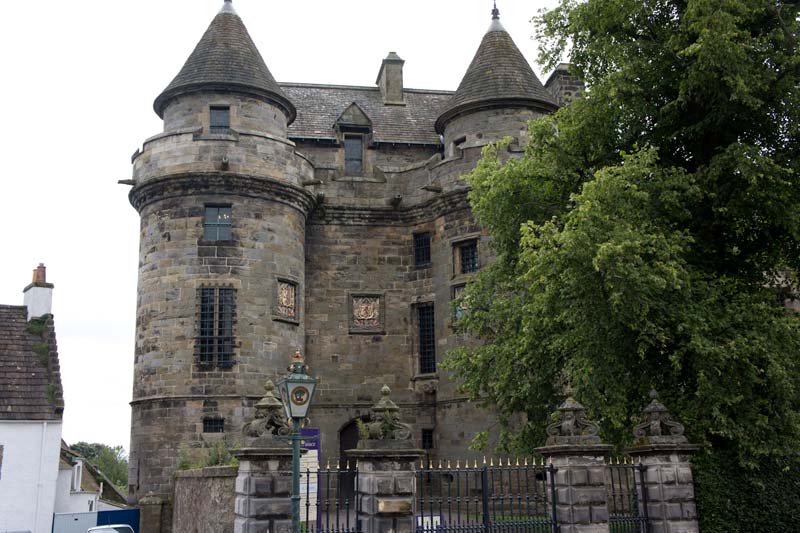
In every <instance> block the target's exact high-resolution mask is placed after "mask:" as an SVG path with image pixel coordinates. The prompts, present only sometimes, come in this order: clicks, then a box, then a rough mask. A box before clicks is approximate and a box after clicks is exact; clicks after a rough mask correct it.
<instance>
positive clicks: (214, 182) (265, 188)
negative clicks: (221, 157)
mask: <svg viewBox="0 0 800 533" xmlns="http://www.w3.org/2000/svg"><path fill="white" fill-rule="evenodd" d="M200 194H215V195H223V196H224V195H236V196H246V197H250V198H262V199H265V200H272V201H275V202H280V203H283V204H286V205H288V206H291V207H293V208H295V209H297V210H298V211H300V212H302V213H303V215H306V216H307V215H308V213H310V212H311V210H312V209H313V208H314V206H315V205H316V200H315V199H314V196H313V195H312V194H311V193H310V192H308V191H306V190H305V189H302V188H300V187H298V186H296V185H292V184H290V183H286V182H284V181H279V180H276V179H273V178H267V177H263V176H251V175H246V174H233V173H226V172H208V173H205V172H187V173H181V174H171V175H168V176H163V177H160V178H155V179H150V180H147V181H145V182H144V183H142V184H137V185H134V187H133V189H131V191H130V193H128V199H129V200H130V202H131V205H132V206H133V207H134V208H135V209H136V210H137V211H139V212H140V213H141V211H142V209H143V208H144V207H146V206H147V205H149V204H151V203H153V202H157V201H160V200H165V199H168V198H180V197H184V196H193V195H200Z"/></svg>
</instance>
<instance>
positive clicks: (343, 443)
mask: <svg viewBox="0 0 800 533" xmlns="http://www.w3.org/2000/svg"><path fill="white" fill-rule="evenodd" d="M357 447H358V426H357V425H356V421H355V420H351V421H350V422H348V423H347V424H345V426H344V427H342V429H341V430H340V431H339V469H340V471H341V472H342V474H341V476H342V478H341V479H340V485H339V486H340V487H341V490H342V497H344V498H347V499H349V501H351V502H352V501H354V498H355V482H356V461H355V460H354V459H351V458H350V457H349V456H348V455H347V450H353V449H355V448H357ZM348 463H349V468H348Z"/></svg>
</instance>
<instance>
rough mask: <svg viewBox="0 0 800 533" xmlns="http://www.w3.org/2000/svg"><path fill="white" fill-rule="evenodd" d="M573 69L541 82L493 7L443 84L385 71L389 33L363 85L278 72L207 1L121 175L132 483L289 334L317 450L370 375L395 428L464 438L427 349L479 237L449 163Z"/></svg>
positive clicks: (570, 86)
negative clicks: (135, 235) (467, 54)
mask: <svg viewBox="0 0 800 533" xmlns="http://www.w3.org/2000/svg"><path fill="white" fill-rule="evenodd" d="M476 37H477V36H476ZM581 90H582V84H581V83H580V81H579V80H577V79H576V78H573V77H571V76H570V75H569V73H568V70H567V68H566V66H561V67H559V68H558V69H557V70H556V71H555V72H554V73H553V74H552V75H551V76H550V79H549V80H548V81H547V83H546V84H544V85H543V84H542V83H541V82H540V81H539V79H537V77H536V75H535V74H534V72H533V70H532V69H531V67H530V65H528V63H527V62H526V60H525V59H524V57H523V56H522V54H521V53H520V51H519V50H518V48H517V47H516V45H515V44H514V42H513V41H512V39H511V37H510V36H509V34H508V33H507V32H506V31H505V29H504V28H503V26H502V24H501V23H500V20H499V13H498V11H497V10H496V9H495V10H494V11H493V15H492V20H491V25H490V27H489V30H488V32H487V33H486V34H485V35H484V36H483V40H482V41H481V44H480V47H479V48H478V50H477V53H476V54H475V57H474V59H473V61H472V63H471V64H470V65H469V68H468V69H467V71H466V74H465V75H464V78H463V81H462V82H461V84H460V85H459V87H458V89H457V90H456V91H455V92H452V91H433V90H418V89H407V88H405V87H404V86H403V60H402V59H401V58H400V57H398V55H397V54H395V53H394V52H392V53H389V55H388V56H387V57H386V59H384V60H383V62H382V64H381V66H380V70H379V72H378V78H377V81H376V85H375V86H372V87H352V86H333V85H316V84H290V83H277V82H276V81H275V79H274V78H273V76H272V74H271V73H270V71H269V69H268V68H267V66H266V64H265V63H264V60H263V59H262V57H261V55H260V54H259V52H258V50H257V49H256V47H255V45H254V44H253V41H252V40H251V38H250V36H249V35H248V33H247V30H246V29H245V26H244V24H243V22H242V19H241V18H240V17H239V16H238V15H237V14H236V12H235V11H234V9H233V6H232V3H231V1H230V0H226V1H225V3H224V4H223V7H222V10H221V11H220V12H219V14H217V15H216V17H215V18H214V19H213V21H212V22H211V25H210V26H209V28H208V30H207V31H206V33H205V34H204V35H203V37H202V39H201V40H200V42H199V43H198V44H197V47H196V48H195V49H194V51H193V52H192V54H191V56H190V57H189V59H188V60H187V61H186V64H185V65H184V66H183V68H182V69H181V70H180V72H179V73H178V75H177V76H176V77H175V79H174V80H173V81H172V82H171V83H170V84H169V85H168V86H167V88H166V89H165V90H164V91H163V92H162V93H161V94H160V95H159V96H158V97H157V98H156V100H155V103H154V108H155V111H156V113H157V114H158V115H159V117H161V118H163V120H164V131H163V132H162V133H159V134H158V135H155V136H153V137H151V138H149V139H147V140H146V141H145V143H144V146H143V148H142V149H141V150H137V152H136V153H135V154H134V156H133V178H132V179H131V180H126V181H125V183H127V184H129V185H132V189H131V191H130V201H131V204H132V205H133V206H134V208H135V209H136V210H137V211H138V212H139V214H140V216H141V232H140V247H139V253H140V260H139V282H138V299H137V323H136V347H135V376H134V387H133V401H132V403H131V405H132V429H131V449H130V481H129V483H130V486H129V490H130V494H131V495H132V499H133V500H136V499H137V498H139V497H141V496H144V495H146V494H148V493H153V494H156V495H159V494H161V495H167V494H169V493H170V490H171V483H172V481H171V480H172V474H173V472H174V471H175V470H176V468H177V463H178V460H179V456H180V455H181V454H182V453H183V454H186V453H188V454H189V455H190V456H192V457H198V456H199V455H200V454H201V453H202V451H203V450H202V448H203V446H207V445H208V444H209V443H213V442H215V441H217V440H219V439H226V440H227V441H229V442H230V443H232V444H233V443H235V442H236V441H237V440H238V439H239V438H240V435H241V428H242V425H243V424H244V423H245V422H246V421H247V420H249V419H250V418H251V417H252V414H253V405H254V403H255V402H256V401H258V399H259V398H260V397H261V395H262V394H263V385H264V382H265V381H266V380H267V379H275V378H276V377H277V376H279V375H282V374H284V373H285V371H286V367H287V364H288V362H289V358H290V357H291V355H292V354H293V353H294V352H295V351H298V350H299V351H301V352H302V353H303V354H305V356H306V359H307V361H308V363H309V365H310V367H311V373H312V374H313V375H314V376H315V377H316V378H318V380H319V386H318V389H317V393H316V395H315V398H314V404H313V405H312V408H311V415H310V416H311V423H310V427H312V428H318V429H319V430H320V432H321V443H320V445H321V453H322V461H323V463H325V462H327V461H328V460H330V461H331V462H332V463H333V462H335V461H336V460H338V459H339V458H341V457H344V456H345V453H344V452H345V450H348V449H351V448H354V447H355V444H356V442H357V440H358V435H357V430H356V426H355V421H356V420H357V419H360V418H361V417H363V416H364V415H366V414H367V413H368V412H369V408H370V407H371V406H372V405H373V404H374V403H375V401H376V400H377V398H378V395H379V391H380V389H381V386H382V385H383V384H388V385H389V386H390V387H391V388H392V390H393V392H392V397H393V399H394V400H395V401H396V402H397V403H398V404H399V405H400V407H401V408H402V418H403V420H404V421H406V422H409V423H410V425H411V428H412V429H413V436H412V438H413V441H414V443H415V445H416V446H418V447H420V448H423V449H426V450H427V452H428V453H429V454H430V456H431V457H432V458H438V457H444V458H456V457H465V454H466V453H468V452H466V447H467V445H468V443H469V442H470V440H471V439H472V437H473V436H474V434H475V432H476V431H478V430H481V429H486V427H487V425H488V423H487V420H488V419H489V418H490V417H488V416H487V414H486V413H485V412H481V411H479V410H478V409H477V408H476V407H475V406H474V405H472V404H469V403H468V402H467V400H466V398H465V396H464V394H462V393H460V392H459V391H458V387H457V385H458V384H457V383H456V382H454V381H453V380H452V379H449V378H448V374H447V372H445V371H443V370H442V369H441V362H442V360H443V359H444V357H445V355H446V353H447V352H448V350H450V349H451V348H453V347H454V346H457V345H458V344H459V343H462V342H465V341H466V340H465V338H464V337H463V336H462V335H458V334H457V333H455V332H454V330H453V322H454V320H455V319H456V318H457V316H458V315H459V314H460V313H463V312H468V310H467V309H463V308H460V307H457V306H454V304H453V301H454V298H456V297H457V296H458V294H459V292H460V290H461V289H462V288H463V287H464V285H465V283H466V282H467V281H468V280H469V279H470V277H471V276H473V275H474V273H475V272H476V271H478V270H480V269H481V267H483V266H485V265H486V264H487V262H489V261H491V252H490V249H489V247H488V245H487V238H488V237H487V233H486V232H485V231H483V230H482V229H481V228H480V227H479V226H478V225H477V224H476V223H475V221H474V219H473V217H472V214H471V211H470V207H469V203H468V198H467V192H468V188H467V185H466V183H465V182H464V181H463V180H462V179H461V176H462V175H463V174H465V173H466V172H468V171H469V170H471V169H472V168H474V167H475V165H476V162H477V161H478V159H479V157H480V153H481V149H482V147H483V146H485V145H486V144H488V143H491V142H494V141H497V140H499V139H501V138H504V137H507V136H510V137H512V138H513V139H514V141H513V142H512V143H511V146H510V148H509V156H510V157H513V156H514V154H515V152H520V151H521V149H520V148H519V147H520V146H523V145H524V144H525V142H526V137H527V124H528V121H530V120H531V119H535V118H537V117H541V116H543V115H545V114H548V113H552V112H554V111H555V110H557V109H558V107H559V105H563V104H564V103H566V102H568V101H569V100H570V99H571V98H574V97H577V96H579V95H580V92H581ZM187 450H188V451H187Z"/></svg>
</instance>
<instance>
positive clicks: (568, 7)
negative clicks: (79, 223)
mask: <svg viewBox="0 0 800 533" xmlns="http://www.w3.org/2000/svg"><path fill="white" fill-rule="evenodd" d="M799 3H800V2H799V1H798V0H795V1H789V0H785V1H780V0H585V1H578V0H561V3H560V5H559V6H558V7H556V8H555V9H553V10H550V11H546V12H542V13H540V15H539V16H538V17H537V18H536V19H534V21H535V23H536V27H537V37H538V38H539V40H540V42H541V43H542V56H541V59H542V60H543V63H544V64H545V66H547V67H553V66H554V65H555V63H556V62H557V61H558V59H559V58H560V57H563V54H564V53H565V52H566V50H567V48H568V47H569V48H570V50H569V53H570V56H571V60H572V63H573V68H574V71H575V73H576V74H577V75H579V76H581V77H582V78H583V79H584V80H586V83H587V86H588V91H587V93H586V97H585V98H583V99H580V100H577V101H575V102H573V103H572V104H570V105H568V106H566V107H564V108H562V109H561V110H559V111H558V112H557V113H556V114H555V115H553V116H551V117H548V118H545V119H541V120H539V121H536V122H535V123H533V124H532V125H531V134H532V135H531V143H530V145H529V146H528V147H527V149H526V153H525V155H524V157H522V158H521V159H519V160H512V161H510V162H508V163H506V164H503V163H502V162H501V161H502V160H504V159H505V158H503V157H501V155H502V152H503V146H502V145H501V146H497V147H489V148H488V149H487V150H486V151H485V155H484V158H483V160H482V161H481V162H480V164H479V165H478V167H477V168H476V170H475V171H473V172H472V173H471V174H470V175H468V176H467V180H468V182H469V184H470V185H471V187H472V191H471V193H470V194H471V198H470V199H471V202H472V206H473V210H474V212H475V215H476V217H477V218H478V220H479V222H480V223H481V224H483V225H484V226H485V227H487V228H488V229H489V230H490V232H491V233H492V236H493V246H494V249H495V252H496V254H497V261H496V262H495V263H494V264H492V265H491V266H489V267H488V268H487V269H486V270H485V271H484V272H482V273H480V274H479V275H478V276H477V278H476V279H475V280H474V282H473V283H471V284H470V286H469V287H468V290H467V291H466V293H465V294H466V295H465V296H464V297H465V298H467V299H469V308H470V312H469V313H468V314H467V315H466V316H465V317H464V318H463V319H462V320H461V326H462V327H463V328H465V329H466V330H467V331H469V332H471V333H473V334H474V335H476V336H477V337H479V338H480V339H481V340H482V342H481V343H480V345H478V346H475V347H469V348H463V349H460V350H457V351H455V352H454V353H452V354H451V357H450V360H449V365H450V367H451V368H452V369H453V370H454V371H455V373H456V374H457V375H458V376H459V377H460V378H461V379H462V380H463V383H464V387H465V389H466V390H467V391H468V392H469V393H470V394H471V395H472V396H473V397H474V398H475V399H481V400H484V401H486V402H488V403H489V404H491V405H493V406H496V408H498V409H499V410H500V411H501V413H502V414H505V415H511V414H513V413H524V414H525V415H526V417H525V418H526V420H527V422H526V423H525V424H523V425H522V426H520V425H516V426H514V428H513V430H512V429H511V428H508V431H506V432H505V434H504V437H505V438H504V439H503V441H502V442H503V445H504V446H507V447H512V448H516V449H519V450H530V449H531V448H532V447H534V446H536V445H539V444H541V441H542V437H543V435H544V433H543V428H544V425H545V424H546V421H547V417H548V415H549V413H550V412H552V410H553V408H554V407H555V406H556V403H557V402H558V401H559V399H560V398H562V397H563V396H562V393H563V390H564V387H565V384H566V383H569V384H570V385H571V386H572V387H573V389H574V391H575V395H576V396H577V397H578V399H579V400H581V401H582V402H584V403H585V404H586V405H587V406H588V407H589V408H590V409H591V410H592V414H593V416H594V417H595V418H596V419H597V420H598V421H599V422H600V423H601V425H602V427H603V430H604V432H605V435H606V438H607V439H608V440H609V441H610V442H613V443H616V444H620V445H622V444H625V443H626V442H629V440H630V434H629V431H630V427H631V415H633V414H635V413H637V412H638V411H639V410H640V409H641V407H642V406H643V404H644V403H646V399H647V392H648V390H649V389H650V388H651V387H655V388H657V389H658V390H659V392H660V393H661V397H662V399H663V401H664V403H665V404H667V405H668V406H669V407H670V408H671V409H672V410H673V411H674V413H675V414H676V416H677V418H678V419H680V420H682V421H683V422H684V423H685V424H686V426H687V431H688V432H689V433H690V435H689V436H690V438H691V439H692V440H693V441H694V442H696V443H698V444H701V445H703V447H704V448H703V449H704V452H703V454H702V455H701V457H700V458H699V459H698V484H699V490H698V492H699V498H700V503H701V519H702V520H703V522H704V529H705V530H707V531H737V530H739V529H737V528H740V527H741V530H742V531H751V530H753V529H752V528H749V527H747V526H740V524H741V523H742V522H743V519H740V517H739V515H738V514H737V513H742V512H747V513H750V514H751V515H752V514H753V513H756V514H757V513H758V512H759V510H760V509H763V508H765V507H769V514H770V515H771V516H775V515H780V518H778V519H780V520H784V519H785V520H789V518H791V519H800V517H798V516H797V513H798V510H797V509H798V508H799V507H800V501H798V500H795V501H794V502H791V503H789V504H787V505H785V506H783V507H781V506H780V505H778V504H774V502H773V503H771V504H770V506H765V505H764V504H763V503H764V502H763V501H762V502H757V503H753V504H752V505H751V504H750V503H748V502H747V501H746V500H747V497H748V496H751V495H753V494H761V495H762V496H763V497H764V498H766V497H767V496H769V494H772V495H773V496H779V495H782V496H783V497H788V496H787V495H792V497H794V498H797V497H798V496H800V488H799V487H798V483H797V481H796V479H797V477H798V476H797V470H796V469H797V465H798V464H800V460H798V457H799V456H800V446H798V444H797V442H800V317H799V316H798V315H797V314H796V313H793V312H790V311H788V310H787V309H786V308H785V306H784V302H785V300H787V299H788V298H791V297H793V296H796V294H795V293H793V291H792V286H793V285H792V281H796V277H795V276H796V273H797V272H800V175H799V174H798V171H799V170H800V158H798V156H799V155H800V153H798V152H799V151H800V145H799V144H798V141H800V121H798V119H799V118H800V94H799V91H798V85H800V54H799V53H798V29H800V23H798V4H799ZM795 286H796V284H795ZM791 469H795V470H794V473H793V474H794V475H789V474H787V472H789V471H790V470H791ZM776 480H778V481H776ZM765 481H766V482H767V484H766V485H765V483H764V482H765ZM769 483H772V484H773V485H774V486H772V487H771V488H770V486H767V485H769ZM776 483H777V485H775V484H776ZM791 483H794V484H793V485H792V486H791V487H790V486H788V484H791ZM790 489H791V490H790ZM770 490H772V492H769V491H770ZM792 491H794V492H792ZM770 497H771V496H770ZM754 501H755V500H754ZM754 506H755V507H757V508H755V509H754V508H753V507H754ZM787 517H789V518H787ZM772 520H773V523H774V520H777V519H775V518H773V519H772ZM786 523H787V524H789V523H791V521H787V522H786ZM795 525H796V523H795ZM775 530H778V529H775Z"/></svg>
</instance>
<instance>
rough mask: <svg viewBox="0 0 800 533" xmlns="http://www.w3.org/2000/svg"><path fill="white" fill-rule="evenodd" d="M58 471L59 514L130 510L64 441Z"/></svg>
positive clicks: (93, 469) (121, 497) (102, 476)
mask: <svg viewBox="0 0 800 533" xmlns="http://www.w3.org/2000/svg"><path fill="white" fill-rule="evenodd" d="M58 468H59V470H58V484H57V488H56V504H55V512H56V513H85V512H95V511H114V510H116V509H124V508H125V507H126V504H125V496H123V495H122V494H121V493H120V492H119V490H118V489H117V488H116V487H115V486H114V485H113V483H111V482H110V481H109V480H108V479H107V478H106V477H105V476H104V475H103V473H102V472H100V471H99V470H98V469H97V468H95V467H94V466H93V465H92V464H91V463H89V462H88V461H86V459H84V458H83V457H81V455H80V454H78V453H76V452H75V451H74V450H72V449H70V447H69V446H67V445H66V443H64V442H63V441H62V443H61V461H60V462H59V465H58ZM0 531H2V530H0Z"/></svg>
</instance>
